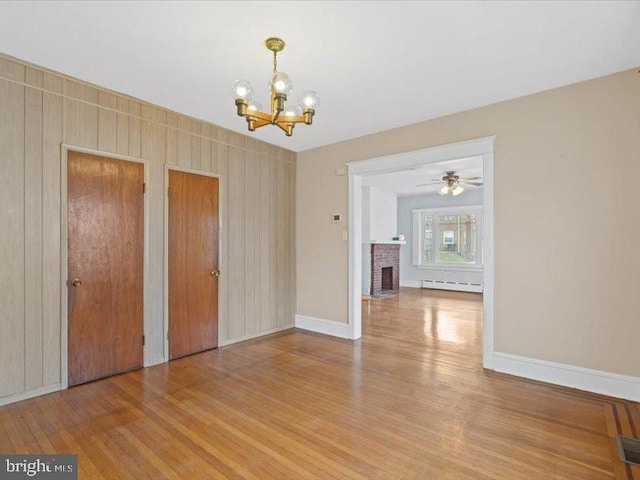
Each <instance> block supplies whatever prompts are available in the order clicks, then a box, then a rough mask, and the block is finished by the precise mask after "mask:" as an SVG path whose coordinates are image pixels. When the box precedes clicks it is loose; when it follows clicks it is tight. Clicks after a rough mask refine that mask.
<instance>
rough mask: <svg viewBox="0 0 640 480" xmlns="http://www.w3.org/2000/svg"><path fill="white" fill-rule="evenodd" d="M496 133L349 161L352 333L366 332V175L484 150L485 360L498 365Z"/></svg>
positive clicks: (489, 365) (488, 365)
mask: <svg viewBox="0 0 640 480" xmlns="http://www.w3.org/2000/svg"><path fill="white" fill-rule="evenodd" d="M495 139H496V136H495V135H493V136H489V137H483V138H476V139H473V140H467V141H463V142H458V143H450V144H446V145H438V146H434V147H428V148H423V149H420V150H414V151H409V152H402V153H397V154H392V155H385V156H383V157H376V158H371V159H368V160H360V161H354V162H349V163H347V167H348V173H349V236H348V238H349V301H348V322H349V323H348V328H349V330H348V332H349V338H351V339H354V340H355V339H358V338H360V337H361V336H362V303H361V296H362V177H363V176H367V175H376V174H381V173H389V172H398V171H403V170H408V169H411V168H417V167H421V166H424V165H428V164H430V163H436V162H443V161H447V160H455V159H459V158H465V157H476V156H482V160H483V165H482V168H483V180H484V189H483V190H484V194H483V209H484V215H483V229H482V237H483V264H484V280H483V290H484V291H483V302H482V304H483V328H482V337H483V338H482V366H483V367H484V368H487V369H491V370H492V369H493V363H494V362H493V352H494V342H495V340H494V335H495V333H494V332H495V330H494V322H495V318H494V310H495V309H494V305H495V255H494V215H495V213H494V208H495V206H494V181H495V178H494V142H495Z"/></svg>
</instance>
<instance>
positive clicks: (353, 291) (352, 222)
mask: <svg viewBox="0 0 640 480" xmlns="http://www.w3.org/2000/svg"><path fill="white" fill-rule="evenodd" d="M347 238H348V240H349V266H348V272H349V273H348V275H349V297H348V309H349V310H348V314H347V321H348V322H349V323H348V328H349V330H348V336H346V337H343V338H351V339H352V340H357V339H358V338H360V337H361V336H362V177H359V176H357V175H349V234H348V236H347ZM297 317H298V316H297V315H296V325H297V323H298V322H297ZM309 318H311V317H309ZM339 325H342V324H341V323H340V324H339ZM301 328H304V327H301ZM329 335H331V334H329ZM338 336H340V335H338Z"/></svg>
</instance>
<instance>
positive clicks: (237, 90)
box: [233, 37, 318, 137]
mask: <svg viewBox="0 0 640 480" xmlns="http://www.w3.org/2000/svg"><path fill="white" fill-rule="evenodd" d="M265 45H266V47H267V49H269V50H271V51H272V52H273V74H272V75H271V80H270V81H269V89H270V90H271V98H270V104H271V105H270V109H269V112H265V111H264V110H263V109H262V106H261V105H260V104H259V103H258V102H256V100H255V98H254V94H253V87H252V86H251V83H249V82H248V81H247V80H237V81H236V82H235V83H234V84H233V98H234V99H235V101H236V107H237V109H238V115H239V116H241V117H245V118H246V120H247V127H248V128H249V131H251V132H253V131H255V129H256V128H260V127H264V126H265V125H276V126H278V127H280V129H282V130H283V131H284V133H285V134H286V135H287V136H288V137H290V136H291V135H293V128H294V127H295V126H296V124H297V123H304V124H306V125H311V123H312V122H313V116H314V115H315V113H316V109H317V108H318V94H317V93H316V92H314V91H313V90H306V91H304V92H302V95H300V98H299V99H298V102H297V104H296V103H294V102H292V101H289V100H288V96H289V95H291V92H292V91H293V82H292V81H291V78H289V75H287V74H286V73H284V72H279V71H278V52H281V51H282V50H283V49H284V41H283V40H282V39H280V38H276V37H272V38H267V40H266V41H265Z"/></svg>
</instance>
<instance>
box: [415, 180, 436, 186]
mask: <svg viewBox="0 0 640 480" xmlns="http://www.w3.org/2000/svg"><path fill="white" fill-rule="evenodd" d="M439 183H442V181H440V182H432V183H421V184H420V185H416V187H427V186H429V185H438V184H439Z"/></svg>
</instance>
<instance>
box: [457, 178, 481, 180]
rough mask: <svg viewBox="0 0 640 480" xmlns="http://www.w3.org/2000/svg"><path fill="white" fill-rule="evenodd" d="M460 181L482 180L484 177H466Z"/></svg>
mask: <svg viewBox="0 0 640 480" xmlns="http://www.w3.org/2000/svg"><path fill="white" fill-rule="evenodd" d="M460 180H482V177H464V178H461V179H460Z"/></svg>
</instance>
